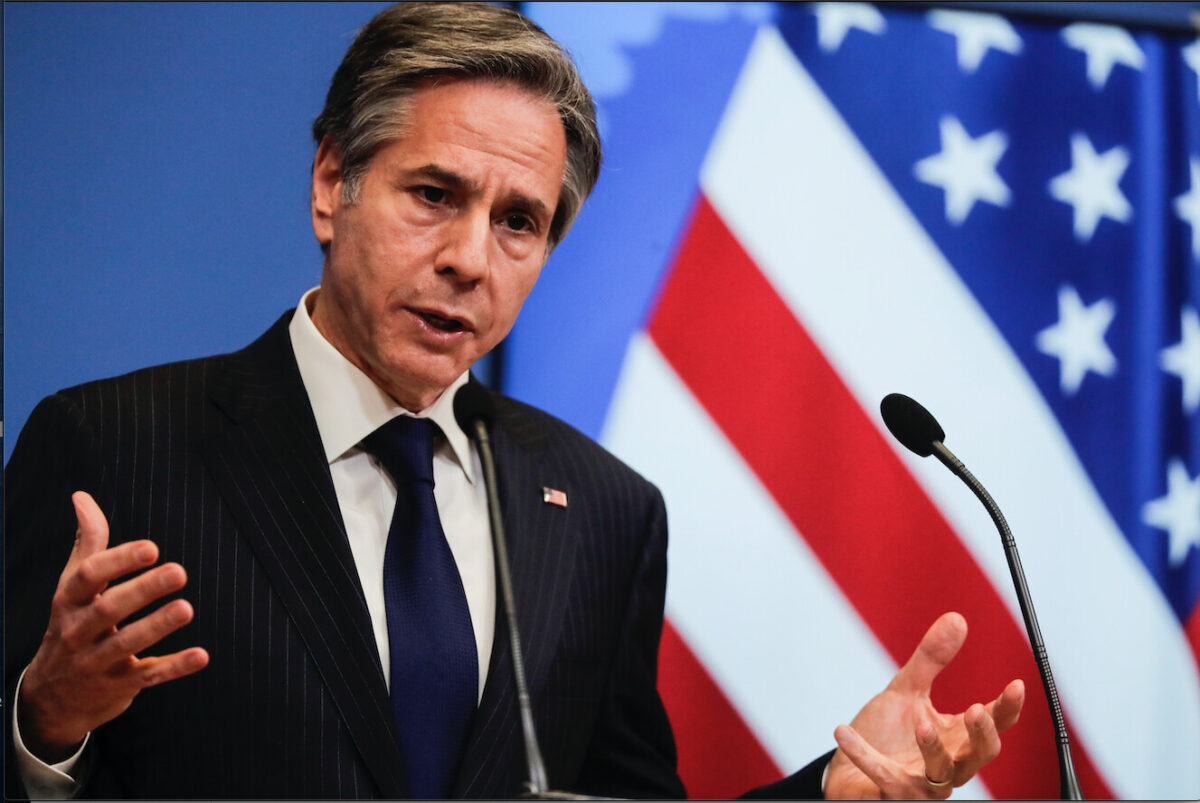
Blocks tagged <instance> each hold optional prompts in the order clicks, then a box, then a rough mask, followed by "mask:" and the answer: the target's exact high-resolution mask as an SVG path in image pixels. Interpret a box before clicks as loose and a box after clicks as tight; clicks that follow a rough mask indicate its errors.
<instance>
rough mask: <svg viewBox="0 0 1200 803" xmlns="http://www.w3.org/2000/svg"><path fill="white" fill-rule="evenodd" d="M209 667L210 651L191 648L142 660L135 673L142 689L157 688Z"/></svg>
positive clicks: (201, 648)
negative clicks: (161, 684) (159, 685)
mask: <svg viewBox="0 0 1200 803" xmlns="http://www.w3.org/2000/svg"><path fill="white" fill-rule="evenodd" d="M206 666H208V651H207V650H205V649H204V648H203V647H189V648H188V649H186V650H181V651H179V652H176V653H171V654H170V655H161V656H160V655H156V656H151V657H149V658H142V659H141V660H139V661H138V662H137V665H136V667H135V668H134V671H135V672H136V673H137V674H138V676H139V680H140V682H141V684H142V688H145V687H147V686H157V685H158V684H160V683H166V682H167V681H169V680H175V679H176V678H182V677H186V676H188V675H191V674H193V673H195V672H199V671H200V670H201V669H203V668H204V667H206Z"/></svg>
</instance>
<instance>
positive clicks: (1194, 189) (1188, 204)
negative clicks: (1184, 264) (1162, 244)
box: [1175, 157, 1200, 259]
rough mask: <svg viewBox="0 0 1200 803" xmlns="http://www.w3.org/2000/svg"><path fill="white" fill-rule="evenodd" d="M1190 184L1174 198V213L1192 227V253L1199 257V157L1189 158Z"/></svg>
mask: <svg viewBox="0 0 1200 803" xmlns="http://www.w3.org/2000/svg"><path fill="white" fill-rule="evenodd" d="M1189 164H1190V172H1191V177H1192V186H1191V188H1190V189H1189V190H1188V191H1187V192H1185V193H1184V194H1183V195H1180V196H1179V197H1178V198H1176V199H1175V214H1177V215H1179V217H1181V218H1182V219H1183V221H1184V222H1185V223H1187V224H1188V225H1189V226H1191V227H1192V255H1193V256H1195V257H1196V259H1200V159H1197V158H1195V157H1192V158H1191V159H1190V160H1189Z"/></svg>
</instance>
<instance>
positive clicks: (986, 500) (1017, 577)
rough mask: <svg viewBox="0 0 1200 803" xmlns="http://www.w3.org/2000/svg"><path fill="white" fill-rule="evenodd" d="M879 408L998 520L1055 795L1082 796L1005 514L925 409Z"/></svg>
mask: <svg viewBox="0 0 1200 803" xmlns="http://www.w3.org/2000/svg"><path fill="white" fill-rule="evenodd" d="M879 412H880V413H881V414H882V415H883V423H884V424H886V425H887V428H888V429H889V430H890V431H891V433H892V434H893V435H895V436H896V440H898V441H900V443H902V444H904V446H905V447H906V448H908V449H909V450H910V451H913V452H916V453H917V454H919V455H920V456H921V457H928V456H929V455H931V454H932V455H936V456H937V459H938V460H940V461H941V462H942V463H943V464H944V465H945V466H946V468H948V469H950V470H951V471H953V472H954V474H955V475H957V476H958V478H959V479H961V480H962V481H963V482H965V483H966V484H967V487H968V488H970V489H971V491H972V493H974V494H975V496H976V497H978V499H979V501H980V502H982V503H983V506H984V507H985V508H987V512H988V514H989V515H990V516H991V517H992V521H993V522H995V523H996V528H997V529H998V530H999V531H1000V540H1001V541H1002V542H1003V543H1004V556H1005V557H1006V558H1007V559H1008V570H1009V573H1011V574H1012V579H1013V585H1014V586H1016V589H1017V601H1018V602H1019V603H1020V605H1021V616H1022V617H1023V618H1024V619H1025V632H1026V633H1028V634H1029V645H1030V646H1031V647H1032V648H1033V657H1034V660H1035V661H1037V667H1038V672H1039V673H1040V674H1041V676H1042V686H1043V687H1044V688H1045V689H1046V701H1047V702H1048V703H1050V713H1051V715H1052V716H1053V719H1054V735H1055V737H1056V739H1057V742H1058V781H1059V796H1060V798H1061V799H1062V800H1083V792H1082V791H1081V790H1080V788H1079V779H1078V778H1077V777H1076V776H1075V763H1074V762H1073V761H1072V760H1071V743H1070V740H1069V739H1068V737H1067V724H1066V722H1065V721H1064V720H1063V713H1062V705H1061V704H1060V703H1059V701H1058V690H1057V689H1056V688H1055V686H1054V675H1052V674H1051V672H1050V659H1049V658H1048V657H1047V656H1046V645H1045V644H1043V643H1042V631H1041V629H1040V628H1039V627H1038V622H1037V614H1035V613H1034V610H1033V599H1032V597H1030V595H1029V587H1028V586H1027V585H1026V583H1025V570H1024V569H1022V568H1021V556H1020V555H1018V554H1017V542H1016V541H1015V540H1014V539H1013V536H1012V532H1011V531H1010V530H1009V529H1008V522H1007V521H1005V520H1004V514H1003V513H1001V512H1000V508H999V507H998V506H997V505H996V502H995V500H993V499H992V495H991V494H989V493H988V492H987V489H986V488H984V487H983V484H982V483H980V482H979V480H977V479H975V477H974V475H972V474H971V472H970V471H967V467H966V466H964V465H963V464H962V462H961V461H960V460H959V459H958V458H957V457H955V456H954V454H953V453H952V452H951V451H950V450H949V449H947V448H946V446H945V444H943V443H942V441H944V440H945V439H946V433H945V432H944V431H943V430H942V427H941V425H940V424H938V422H937V419H935V418H934V417H933V415H931V414H930V412H929V411H928V410H926V409H925V408H924V407H922V406H921V405H920V404H918V403H917V402H915V401H913V400H912V399H910V398H909V397H907V396H905V395H903V394H900V393H889V394H888V395H887V396H884V397H883V401H882V402H880V404H879Z"/></svg>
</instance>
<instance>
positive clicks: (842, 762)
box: [825, 613, 1025, 799]
mask: <svg viewBox="0 0 1200 803" xmlns="http://www.w3.org/2000/svg"><path fill="white" fill-rule="evenodd" d="M966 637H967V622H966V620H965V619H963V618H962V616H960V615H959V614H957V613H946V614H943V615H942V616H940V617H939V618H938V620H937V621H936V622H934V623H933V625H932V626H931V627H930V628H929V630H928V631H926V633H925V636H924V638H922V639H921V643H920V644H919V645H917V649H916V651H915V652H914V653H913V655H912V657H911V658H909V659H908V663H906V664H905V665H904V666H903V667H902V668H901V669H900V671H899V672H897V673H896V676H895V677H894V678H892V682H891V683H889V684H888V687H887V688H886V689H884V690H883V691H882V692H880V693H879V694H877V695H876V696H875V697H873V698H872V699H871V701H870V702H868V703H867V704H866V705H865V706H863V708H862V710H861V711H859V712H858V715H857V716H855V718H854V720H853V722H851V724H850V725H849V726H847V725H840V726H838V728H837V729H836V730H835V731H834V738H835V739H837V743H838V750H837V752H836V753H834V756H833V760H832V761H831V762H830V764H829V775H828V776H827V778H826V783H825V796H826V797H827V798H831V799H832V798H843V799H846V798H854V799H863V798H879V797H884V798H946V797H949V796H950V792H951V791H952V790H953V789H954V787H956V786H961V785H963V784H964V783H966V782H967V781H969V780H970V779H971V778H972V777H973V776H974V775H975V773H976V772H978V771H979V768H980V767H982V766H983V765H984V764H986V763H988V762H989V761H991V760H992V759H993V758H995V757H996V756H997V755H999V754H1000V736H999V734H1000V732H1002V731H1004V730H1005V729H1006V728H1009V727H1011V726H1012V725H1013V724H1014V723H1016V721H1017V717H1018V716H1019V715H1020V713H1021V706H1022V704H1023V703H1024V702H1025V685H1024V683H1022V682H1021V681H1020V680H1014V681H1012V682H1011V683H1009V684H1008V686H1006V687H1005V689H1004V691H1003V692H1001V693H1000V696H999V697H997V698H996V699H995V700H993V701H992V702H990V703H988V704H987V705H983V704H980V703H975V704H974V705H972V706H971V707H970V708H968V709H967V710H966V711H965V712H963V713H961V714H953V715H951V714H942V713H939V712H938V711H937V709H935V708H934V707H933V703H932V702H931V701H930V699H929V692H930V689H931V687H932V686H933V679H934V678H935V677H936V676H937V674H938V673H939V672H940V671H941V670H942V669H943V668H944V667H945V666H946V665H947V664H949V663H950V661H951V660H952V659H953V658H954V656H955V655H956V654H957V653H958V650H959V648H960V647H961V646H962V644H963V641H964V640H965V639H966Z"/></svg>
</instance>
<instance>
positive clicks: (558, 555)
mask: <svg viewBox="0 0 1200 803" xmlns="http://www.w3.org/2000/svg"><path fill="white" fill-rule="evenodd" d="M496 400H497V407H498V409H497V418H496V423H495V425H494V426H493V427H492V432H491V437H492V443H493V451H494V452H495V457H496V474H497V478H498V480H499V485H500V488H499V495H500V500H501V502H500V504H501V507H502V509H503V519H504V528H505V533H506V535H507V538H508V551H509V558H510V564H511V571H512V578H513V596H514V597H515V599H516V607H517V621H518V624H519V627H520V632H521V646H522V649H523V651H524V654H525V674H526V677H527V679H528V685H529V689H530V693H531V696H533V697H534V698H535V699H536V697H537V691H538V690H539V689H540V688H541V686H542V685H543V683H544V682H545V679H546V672H547V670H548V669H549V666H550V663H551V661H552V659H553V657H554V654H555V650H556V648H557V645H558V642H559V632H560V630H561V629H562V621H563V616H564V614H565V607H566V606H565V602H566V598H567V592H568V590H569V586H570V581H571V575H572V567H573V565H574V562H575V561H574V558H575V551H576V547H577V544H578V536H577V533H576V532H575V530H574V529H573V528H572V527H571V526H570V508H564V507H558V506H556V505H550V504H546V503H545V502H544V501H543V500H542V488H543V486H549V487H551V488H555V489H558V490H560V491H564V492H566V494H567V497H568V499H569V498H571V496H572V495H573V493H577V492H578V491H579V489H575V488H572V487H569V485H568V484H567V483H568V481H567V479H566V478H565V477H564V476H563V474H562V473H561V471H560V469H559V468H558V467H557V464H556V463H555V462H554V461H553V460H550V459H549V457H550V455H549V454H548V453H547V451H546V450H545V448H544V447H545V443H544V439H545V436H544V433H542V432H539V431H537V430H536V429H534V428H531V427H529V426H527V425H526V424H525V422H524V420H523V419H522V418H521V417H520V416H519V414H517V412H516V410H515V409H514V408H513V407H512V406H510V404H509V403H508V402H506V400H504V399H502V398H500V397H497V398H496ZM497 593H498V592H497ZM513 683H514V680H513V672H512V655H511V643H510V641H509V638H508V622H507V619H506V614H505V612H504V610H503V604H502V603H501V602H500V601H499V599H497V606H496V637H495V642H494V645H493V648H492V656H491V661H490V663H489V668H488V677H487V682H486V683H485V685H484V691H483V697H482V699H481V700H480V705H479V710H478V711H477V712H476V716H475V722H474V725H473V728H472V733H471V736H470V738H469V739H468V742H467V750H466V753H465V755H464V758H463V762H462V765H461V767H460V770H459V777H458V783H457V784H456V786H455V790H454V796H455V797H476V796H487V797H492V796H496V795H503V794H511V793H512V790H511V789H506V788H503V784H504V773H505V772H506V771H507V772H511V771H512V768H513V762H516V763H517V765H518V766H519V767H520V771H519V772H520V777H521V778H522V779H524V777H525V770H524V767H525V757H524V752H523V748H522V747H521V737H520V727H519V723H520V711H519V708H518V705H517V697H516V691H515V688H514V686H513ZM543 738H545V735H544V734H543ZM506 753H508V754H511V755H505V754H506ZM497 784H501V787H500V788H497Z"/></svg>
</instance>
